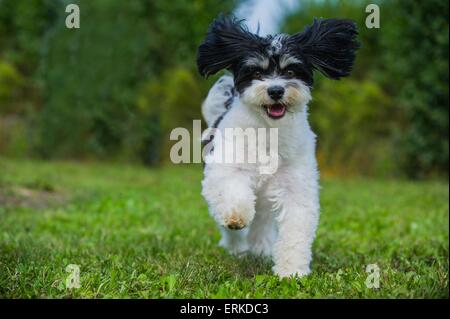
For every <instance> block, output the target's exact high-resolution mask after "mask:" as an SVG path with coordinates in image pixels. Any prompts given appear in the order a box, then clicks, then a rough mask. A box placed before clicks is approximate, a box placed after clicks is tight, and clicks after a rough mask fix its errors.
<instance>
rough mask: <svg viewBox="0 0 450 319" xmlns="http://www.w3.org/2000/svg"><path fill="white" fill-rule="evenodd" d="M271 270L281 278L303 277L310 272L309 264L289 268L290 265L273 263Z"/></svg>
mask: <svg viewBox="0 0 450 319" xmlns="http://www.w3.org/2000/svg"><path fill="white" fill-rule="evenodd" d="M272 270H273V272H274V273H275V274H276V275H278V276H279V277H281V278H290V277H299V278H300V277H303V276H307V275H309V274H310V273H311V270H310V269H309V266H305V267H299V268H290V267H282V266H279V265H275V266H273V268H272Z"/></svg>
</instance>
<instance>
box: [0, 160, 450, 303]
mask: <svg viewBox="0 0 450 319" xmlns="http://www.w3.org/2000/svg"><path fill="white" fill-rule="evenodd" d="M201 177H202V172H201V168H200V167H198V166H197V167H195V166H193V167H181V166H179V167H164V168H161V169H154V170H150V169H146V168H142V167H134V166H119V165H112V164H109V165H107V164H95V163H90V164H87V163H85V164H80V163H71V162H52V163H48V162H34V161H12V160H6V159H0V297H3V298H185V297H189V298H229V297H231V298H397V297H402V298H448V297H449V291H448V280H449V278H448V272H449V259H448V257H449V255H448V248H449V219H448V218H449V207H448V200H449V189H448V183H446V182H439V181H431V182H408V181H395V180H370V179H337V178H335V179H325V180H324V181H322V194H321V202H322V214H321V221H320V225H319V229H318V235H317V240H316V242H315V245H314V261H313V265H312V269H313V273H312V274H311V275H310V276H308V277H305V278H301V279H297V280H296V279H293V280H287V279H284V280H279V279H278V278H277V277H276V276H273V275H272V273H271V262H270V260H264V259H261V258H257V257H243V258H237V257H233V256H230V255H228V254H227V253H226V252H225V251H224V250H222V249H221V248H218V246H217V243H218V240H219V233H218V230H217V227H216V225H215V223H214V221H213V220H212V218H210V217H209V215H208V213H207V207H206V205H205V203H204V201H203V200H202V198H201V197H200V180H201ZM69 264H76V265H79V267H80V270H81V287H80V288H79V289H67V288H66V287H65V281H66V278H67V276H68V275H69V273H67V272H66V271H65V269H66V266H67V265H69ZM369 264H377V266H378V267H379V269H380V274H381V276H380V287H379V288H378V289H374V288H368V287H367V286H366V284H365V281H366V279H367V276H368V273H366V267H367V265H369Z"/></svg>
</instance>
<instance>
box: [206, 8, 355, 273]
mask: <svg viewBox="0 0 450 319" xmlns="http://www.w3.org/2000/svg"><path fill="white" fill-rule="evenodd" d="M357 36H358V30H357V27H356V24H355V23H354V22H353V21H351V20H346V19H314V22H313V24H312V25H310V26H308V27H306V28H305V30H304V31H303V32H300V33H296V34H293V35H287V34H278V35H268V36H265V37H262V36H259V35H258V34H255V33H252V32H250V31H249V29H248V27H247V26H246V25H245V24H244V21H243V20H238V19H236V18H235V17H234V16H227V15H224V14H220V15H219V16H218V17H217V18H216V19H215V20H214V21H213V22H212V23H211V25H210V26H209V29H208V31H207V33H206V36H205V38H204V40H203V42H202V43H201V45H200V46H199V48H198V54H197V66H198V70H199V73H200V74H201V75H202V76H203V77H205V78H207V77H208V76H210V75H214V74H216V73H218V72H219V71H222V70H226V72H229V73H230V74H229V75H224V76H222V77H221V78H220V79H219V80H218V81H217V82H216V83H215V84H214V85H213V87H212V88H211V90H210V91H209V93H208V96H207V97H206V99H205V101H204V102H203V105H202V113H203V116H204V118H205V121H206V122H207V124H208V126H209V127H211V128H216V129H217V131H220V132H224V130H225V129H226V128H242V129H246V128H255V129H257V128H267V129H269V128H276V129H277V130H278V153H277V156H278V163H279V164H278V168H277V170H276V172H275V173H273V174H261V173H260V172H259V170H258V164H257V163H256V164H254V163H251V164H249V163H214V162H212V163H207V164H206V165H205V167H204V178H203V180H202V196H203V197H204V198H205V200H206V202H207V204H208V206H209V211H210V214H211V215H212V216H213V217H214V218H215V220H216V221H217V222H218V224H219V225H220V229H221V233H222V238H221V241H220V245H221V246H222V247H225V248H226V249H227V250H228V251H229V252H231V253H232V254H237V255H240V254H245V253H251V254H255V255H262V256H269V257H271V258H272V260H273V263H274V266H273V272H274V273H275V274H277V275H278V276H280V277H291V276H298V277H301V276H304V275H307V274H309V273H310V271H311V270H310V263H311V260H312V251H311V250H312V244H313V241H314V238H315V233H316V228H317V225H318V221H319V209H320V205H319V173H318V168H317V162H316V157H315V148H316V135H315V134H314V133H313V131H312V130H311V128H310V125H309V123H308V103H309V102H310V101H311V90H312V87H313V83H314V73H315V71H319V72H321V73H322V74H323V75H325V76H326V77H328V78H331V79H335V80H338V79H340V78H342V77H346V76H348V75H349V74H350V72H351V70H352V66H353V63H354V60H355V55H356V51H357V49H358V48H359V43H358V41H357ZM212 141H213V143H214V140H212ZM215 151H216V150H215V149H214V148H212V149H211V153H214V152H215Z"/></svg>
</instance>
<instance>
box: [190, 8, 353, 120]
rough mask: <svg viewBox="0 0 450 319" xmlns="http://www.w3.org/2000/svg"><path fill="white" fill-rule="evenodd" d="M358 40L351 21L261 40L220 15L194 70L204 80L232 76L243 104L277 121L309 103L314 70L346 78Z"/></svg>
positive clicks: (319, 22)
mask: <svg viewBox="0 0 450 319" xmlns="http://www.w3.org/2000/svg"><path fill="white" fill-rule="evenodd" d="M356 36H357V30H356V26H355V24H354V23H353V22H351V21H349V20H337V19H326V20H314V23H313V25H312V26H310V27H308V28H307V29H306V30H305V31H304V32H301V33H297V34H294V35H292V36H289V35H286V34H280V35H276V36H267V37H260V36H258V35H256V34H253V33H251V32H249V31H248V29H247V28H246V27H245V26H243V25H242V23H241V21H238V20H236V19H235V18H229V17H226V16H224V15H222V14H221V15H220V16H219V17H218V18H217V19H216V20H215V21H214V22H213V23H212V24H211V26H210V27H209V30H208V33H207V35H206V37H205V40H204V42H203V43H202V44H201V45H200V47H199V50H198V57H197V65H198V69H199V72H200V74H201V75H203V76H205V77H207V76H209V75H212V74H215V73H217V72H219V71H220V70H222V69H227V70H229V71H231V72H232V73H233V75H234V82H235V87H236V89H237V91H238V92H239V96H240V99H241V100H242V102H243V103H244V104H245V105H248V106H249V107H251V108H253V109H254V110H256V111H257V112H260V113H261V114H263V115H264V116H267V117H269V118H271V119H280V118H282V117H284V116H285V114H286V113H288V112H290V113H295V112H299V111H301V110H302V109H303V107H304V106H305V105H306V104H307V103H308V102H309V101H310V100H311V92H310V90H311V88H312V85H313V82H314V78H313V73H314V71H315V70H319V71H320V72H322V73H323V74H324V75H326V76H328V77H330V78H333V79H339V78H341V77H344V76H347V75H348V74H349V73H350V71H351V68H352V65H353V62H354V59H355V52H356V50H357V48H358V46H359V45H358V43H357V41H356Z"/></svg>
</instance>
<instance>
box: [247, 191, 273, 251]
mask: <svg viewBox="0 0 450 319" xmlns="http://www.w3.org/2000/svg"><path fill="white" fill-rule="evenodd" d="M274 217H275V216H274V213H273V211H272V204H271V203H270V202H269V201H268V200H267V199H266V198H265V195H264V194H262V196H258V200H257V204H256V213H255V218H254V220H253V222H252V224H251V226H250V229H249V233H248V245H249V251H250V252H251V253H252V254H254V255H260V256H267V257H270V256H271V255H272V246H273V244H274V241H275V239H276V223H275V218H274Z"/></svg>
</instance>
